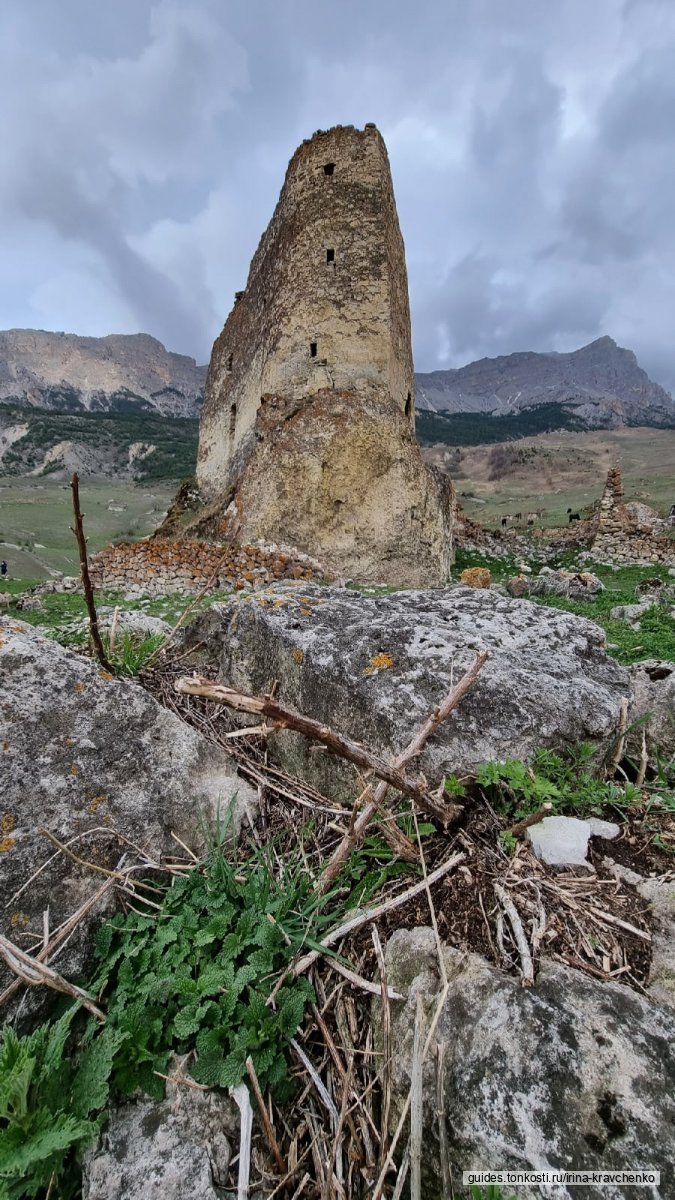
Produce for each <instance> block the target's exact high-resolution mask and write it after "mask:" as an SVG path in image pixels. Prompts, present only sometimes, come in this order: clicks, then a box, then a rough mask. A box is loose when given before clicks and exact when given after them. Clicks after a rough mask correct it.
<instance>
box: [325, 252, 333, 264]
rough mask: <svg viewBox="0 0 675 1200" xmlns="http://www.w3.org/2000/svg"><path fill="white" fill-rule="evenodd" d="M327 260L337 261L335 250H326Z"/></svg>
mask: <svg viewBox="0 0 675 1200" xmlns="http://www.w3.org/2000/svg"><path fill="white" fill-rule="evenodd" d="M326 262H327V263H329V262H335V251H334V250H326Z"/></svg>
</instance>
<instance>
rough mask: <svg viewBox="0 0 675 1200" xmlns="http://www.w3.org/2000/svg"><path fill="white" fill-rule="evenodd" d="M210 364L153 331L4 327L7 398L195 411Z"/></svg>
mask: <svg viewBox="0 0 675 1200" xmlns="http://www.w3.org/2000/svg"><path fill="white" fill-rule="evenodd" d="M205 382H206V367H205V366H199V365H198V364H197V363H196V362H195V360H194V359H193V358H189V357H188V356H187V355H184V354H173V353H172V352H171V351H169V350H167V349H166V348H165V347H164V346H163V345H162V343H161V342H159V341H157V339H156V338H153V337H150V335H149V334H146V333H134V334H109V335H108V336H107V337H101V338H95V337H80V336H79V335H77V334H73V333H50V332H47V331H46V330H43V329H7V330H2V331H0V403H3V402H5V403H6V402H11V403H12V404H14V405H20V406H22V407H27V408H38V409H49V410H52V411H61V412H63V411H68V412H78V411H79V412H81V411H87V412H130V411H134V412H148V413H155V414H157V415H161V416H167V417H196V416H198V415H199V411H200V409H201V404H202V399H203V395H204V384H205Z"/></svg>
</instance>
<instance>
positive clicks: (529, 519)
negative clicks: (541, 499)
mask: <svg viewBox="0 0 675 1200" xmlns="http://www.w3.org/2000/svg"><path fill="white" fill-rule="evenodd" d="M538 516H539V513H536V512H531V513H528V514H527V523H528V525H534V523H535V521H536V519H537V517H538Z"/></svg>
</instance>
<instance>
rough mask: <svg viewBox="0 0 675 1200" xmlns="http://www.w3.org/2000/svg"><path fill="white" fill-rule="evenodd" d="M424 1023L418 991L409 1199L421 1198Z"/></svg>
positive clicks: (413, 1064)
mask: <svg viewBox="0 0 675 1200" xmlns="http://www.w3.org/2000/svg"><path fill="white" fill-rule="evenodd" d="M446 988H447V983H446ZM424 1025H425V1020H424V1003H423V1000H422V994H421V992H418V993H417V1008H416V1010H415V1037H414V1041H413V1056H412V1066H411V1068H410V1200H422V1130H423V1126H424V1120H423V1116H424V1101H423V1095H422V1064H423V1058H422V1055H423V1046H422V1037H423V1035H424Z"/></svg>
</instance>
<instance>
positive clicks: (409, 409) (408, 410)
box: [405, 392, 412, 417]
mask: <svg viewBox="0 0 675 1200" xmlns="http://www.w3.org/2000/svg"><path fill="white" fill-rule="evenodd" d="M411 412H412V396H411V395H410V392H408V399H407V400H406V402H405V415H406V417H409V416H410V414H411Z"/></svg>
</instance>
